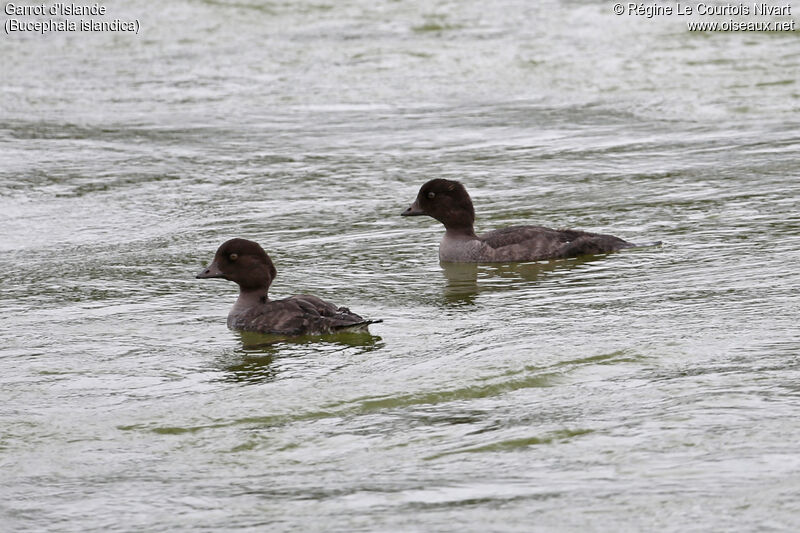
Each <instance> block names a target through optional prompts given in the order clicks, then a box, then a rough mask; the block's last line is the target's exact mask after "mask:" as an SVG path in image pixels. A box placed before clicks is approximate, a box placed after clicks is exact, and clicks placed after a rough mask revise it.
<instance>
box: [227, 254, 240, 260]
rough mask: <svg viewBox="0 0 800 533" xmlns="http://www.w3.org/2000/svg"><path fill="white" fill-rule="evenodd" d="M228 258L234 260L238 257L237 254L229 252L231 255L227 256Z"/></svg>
mask: <svg viewBox="0 0 800 533" xmlns="http://www.w3.org/2000/svg"><path fill="white" fill-rule="evenodd" d="M229 259H230V260H231V261H236V260H237V259H239V254H231V255H230V256H229Z"/></svg>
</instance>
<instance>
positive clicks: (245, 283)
mask: <svg viewBox="0 0 800 533" xmlns="http://www.w3.org/2000/svg"><path fill="white" fill-rule="evenodd" d="M276 275H277V271H276V270H275V265H273V264H272V260H271V259H270V258H269V256H268V255H267V252H265V251H264V249H263V248H261V246H259V244H258V243H256V242H253V241H248V240H247V239H231V240H229V241H225V242H224V243H222V246H220V247H219V248H218V249H217V253H216V254H215V255H214V260H213V261H211V264H210V265H208V266H207V267H206V268H204V269H203V270H201V271H200V272H199V273H198V274H197V276H196V277H197V278H200V279H206V278H222V279H227V280H228V281H233V282H235V283H236V284H237V285H239V288H240V290H242V291H244V292H251V291H263V293H264V294H265V295H266V293H267V290H268V289H269V286H270V285H271V284H272V280H274V279H275V276H276Z"/></svg>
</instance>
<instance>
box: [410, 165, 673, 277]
mask: <svg viewBox="0 0 800 533" xmlns="http://www.w3.org/2000/svg"><path fill="white" fill-rule="evenodd" d="M400 214H401V215H402V216H417V215H428V216H431V217H433V218H435V219H436V220H438V221H439V222H441V223H442V224H444V227H445V234H444V237H443V238H442V242H441V244H440V245H439V259H440V260H442V261H447V262H453V263H496V262H518V261H540V260H545V259H563V258H567V257H575V256H579V255H586V254H604V253H609V252H614V251H617V250H621V249H623V248H631V247H634V246H638V245H636V244H633V243H630V242H627V241H625V240H623V239H620V238H619V237H615V236H613V235H604V234H600V233H589V232H587V231H580V230H573V229H552V228H546V227H543V226H512V227H508V228H503V229H499V230H495V231H491V232H489V233H485V234H483V235H476V234H475V230H474V229H473V226H474V223H475V208H474V207H473V206H472V199H471V198H470V197H469V194H468V193H467V190H466V189H465V188H464V186H463V185H462V184H461V183H459V182H457V181H451V180H446V179H433V180H430V181H429V182H427V183H425V184H424V185H423V186H422V187H421V188H420V190H419V193H418V194H417V198H416V200H414V203H412V204H411V205H410V206H409V207H408V209H406V210H405V211H403V212H402V213H400ZM654 244H660V243H654Z"/></svg>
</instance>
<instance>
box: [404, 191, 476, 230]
mask: <svg viewBox="0 0 800 533" xmlns="http://www.w3.org/2000/svg"><path fill="white" fill-rule="evenodd" d="M400 215H401V216H404V217H413V216H419V215H428V216H430V217H433V218H435V219H436V220H438V221H439V222H441V223H442V224H444V227H445V228H447V229H448V230H463V231H468V232H469V233H472V226H473V224H474V223H475V208H474V207H473V206H472V199H471V198H470V197H469V194H468V193H467V189H465V188H464V186H463V185H462V184H461V183H459V182H457V181H451V180H446V179H442V178H437V179H433V180H430V181H429V182H427V183H425V184H424V185H423V186H422V187H420V189H419V193H418V194H417V199H416V200H414V203H412V204H411V205H410V206H409V207H408V209H406V210H405V211H403V212H402V213H400Z"/></svg>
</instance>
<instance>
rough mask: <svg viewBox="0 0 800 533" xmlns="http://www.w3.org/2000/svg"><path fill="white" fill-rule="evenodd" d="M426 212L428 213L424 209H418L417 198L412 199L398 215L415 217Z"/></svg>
mask: <svg viewBox="0 0 800 533" xmlns="http://www.w3.org/2000/svg"><path fill="white" fill-rule="evenodd" d="M427 214H428V213H426V212H425V211H423V210H422V209H420V207H419V202H418V201H417V200H414V203H413V204H411V205H410V206H408V208H407V209H406V210H405V211H403V212H402V213H400V216H401V217H417V216H420V215H427Z"/></svg>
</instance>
